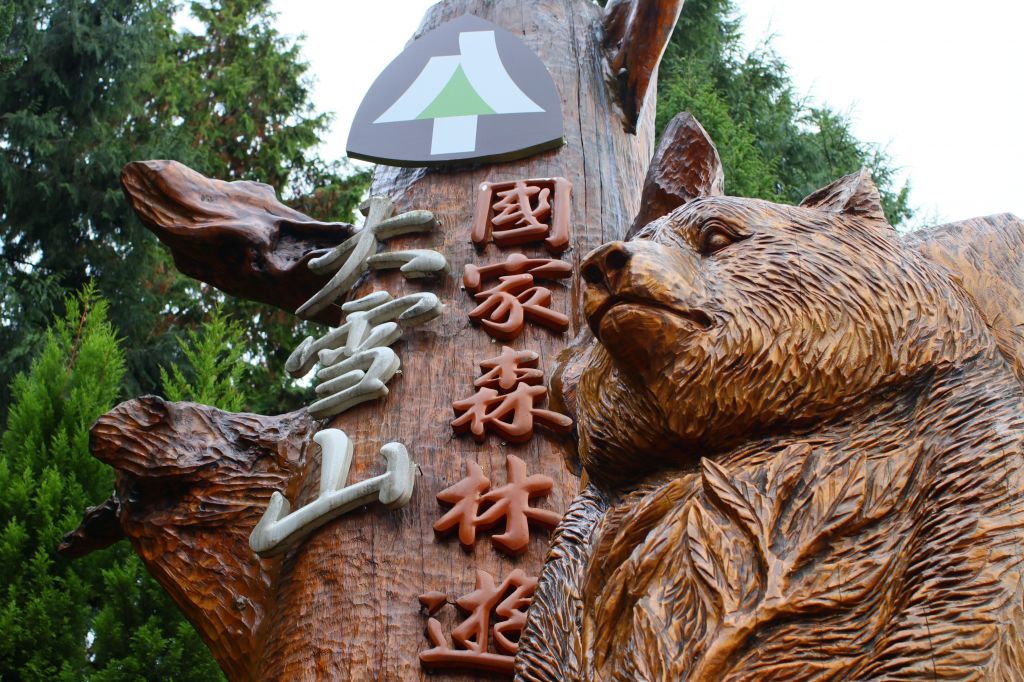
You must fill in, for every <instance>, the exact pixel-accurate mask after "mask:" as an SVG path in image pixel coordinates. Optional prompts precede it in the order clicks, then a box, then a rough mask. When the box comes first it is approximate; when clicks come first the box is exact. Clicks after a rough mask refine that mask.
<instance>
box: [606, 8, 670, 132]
mask: <svg viewBox="0 0 1024 682" xmlns="http://www.w3.org/2000/svg"><path fill="white" fill-rule="evenodd" d="M682 9H683V0H608V3H607V4H606V5H605V10H604V29H605V39H604V40H605V46H606V48H607V50H608V66H609V67H610V69H611V73H612V77H613V78H614V79H615V80H616V82H617V83H618V96H619V101H620V103H621V105H622V110H623V114H624V116H625V123H626V129H627V130H636V125H637V120H638V119H639V117H640V115H641V114H642V113H643V109H644V106H645V103H646V102H647V101H648V97H650V101H651V107H650V108H652V109H653V108H654V107H653V103H654V99H655V97H656V95H655V92H654V91H655V90H657V87H656V86H657V82H658V64H660V63H661V56H662V55H663V54H664V53H665V48H666V47H667V46H668V41H669V38H671V37H672V31H673V29H675V26H676V20H678V19H679V13H680V12H681V11H682Z"/></svg>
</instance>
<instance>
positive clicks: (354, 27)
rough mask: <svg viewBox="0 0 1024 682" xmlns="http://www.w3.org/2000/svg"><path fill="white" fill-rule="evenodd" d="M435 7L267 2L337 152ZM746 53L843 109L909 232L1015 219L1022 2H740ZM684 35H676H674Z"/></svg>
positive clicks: (1021, 135) (331, 0) (1021, 140)
mask: <svg viewBox="0 0 1024 682" xmlns="http://www.w3.org/2000/svg"><path fill="white" fill-rule="evenodd" d="M432 4H433V2H432V1H431V0H379V1H378V2H375V3H367V2H361V1H352V0H346V1H344V2H340V1H339V0H277V1H276V2H275V9H276V10H277V11H278V12H280V16H279V24H278V25H279V28H280V30H281V31H282V32H284V33H286V34H289V35H293V36H294V35H298V34H305V36H306V38H305V42H304V46H303V53H304V55H305V58H306V60H307V61H308V62H309V63H310V67H311V69H310V70H311V73H312V75H313V76H314V78H315V79H316V84H315V89H314V101H315V103H316V106H317V109H318V110H320V111H330V112H334V113H335V119H334V123H333V125H332V127H331V131H330V134H329V135H328V136H327V138H326V139H325V140H324V149H323V151H324V153H325V155H326V156H328V157H331V158H333V157H341V156H344V154H345V141H346V139H347V137H348V129H349V125H350V124H351V121H352V117H353V115H354V114H355V110H356V107H357V106H358V105H359V101H360V100H361V99H362V96H363V94H365V92H366V91H367V89H368V88H369V87H370V84H371V83H372V82H373V80H374V78H376V76H377V74H379V73H380V71H381V70H382V69H383V68H384V67H385V66H386V65H387V64H388V63H389V62H390V61H391V60H392V59H393V58H394V57H395V56H397V55H398V53H399V52H400V51H401V50H402V47H403V46H404V45H405V42H406V41H407V40H408V38H409V37H410V36H411V35H412V33H413V31H414V30H415V29H416V27H417V26H418V25H419V22H420V19H421V18H422V16H423V12H424V11H425V10H426V8H427V7H429V6H430V5H432ZM737 4H738V6H739V8H740V11H741V13H742V14H743V15H744V16H745V20H744V23H743V30H744V34H745V36H746V39H747V42H748V44H749V45H751V46H753V45H755V44H757V43H758V42H760V41H761V40H762V39H763V38H765V37H766V36H767V35H769V34H772V35H774V38H773V41H772V44H773V46H774V47H775V50H776V51H777V52H778V53H779V54H780V55H781V57H782V58H783V60H784V61H785V62H786V63H787V64H788V65H789V67H790V73H791V76H792V78H793V81H794V83H795V86H796V89H797V92H798V93H799V94H801V95H805V96H809V97H811V98H812V100H813V101H815V102H818V103H827V104H828V105H830V106H831V107H833V108H834V109H838V110H840V111H845V112H848V113H849V114H850V115H851V116H852V118H853V124H854V132H855V133H856V135H857V136H858V138H860V139H862V140H865V141H870V142H877V143H881V144H882V145H883V146H885V147H886V148H887V150H888V152H889V154H890V155H891V156H892V158H893V162H894V163H895V164H896V165H897V166H899V167H900V168H902V169H903V172H904V173H905V174H906V175H907V176H908V177H909V178H910V182H911V186H912V191H911V202H912V204H913V205H914V206H915V207H916V208H917V209H918V212H919V215H918V217H917V218H916V219H915V220H914V221H913V222H914V224H922V223H923V224H935V223H937V222H944V221H947V220H957V219H961V218H970V217H974V216H980V215H987V214H991V213H999V212H1003V211H1011V212H1013V213H1016V214H1017V215H1018V216H1021V217H1024V182H1022V179H1024V174H1022V173H1021V172H1020V171H1019V170H1018V168H1019V165H1020V164H1021V162H1022V159H1024V132H1022V130H1021V127H1022V124H1024V2H1021V1H1020V0H974V1H973V2H971V3H966V2H952V0H930V1H929V0H887V1H886V0H856V1H855V2H849V1H845V2H837V1H835V0H738V2H737ZM682 30H685V28H683V29H682Z"/></svg>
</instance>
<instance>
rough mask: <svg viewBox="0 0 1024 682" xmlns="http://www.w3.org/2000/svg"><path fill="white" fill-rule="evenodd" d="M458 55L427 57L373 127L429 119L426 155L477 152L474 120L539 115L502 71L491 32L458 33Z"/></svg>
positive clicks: (533, 104)
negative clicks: (489, 117) (430, 128)
mask: <svg viewBox="0 0 1024 682" xmlns="http://www.w3.org/2000/svg"><path fill="white" fill-rule="evenodd" d="M459 52H460V54H457V55H449V56H443V57H431V58H430V61H428V62H427V64H426V66H424V67H423V71H421V72H420V75H419V76H417V77H416V80H414V81H413V82H412V85H410V86H409V87H408V88H407V89H406V91H405V92H404V93H402V95H401V97H399V98H398V100H397V101H396V102H395V103H394V104H392V105H391V106H390V107H389V108H388V110H387V111H385V112H384V113H383V114H381V115H380V117H378V118H377V120H376V121H374V123H395V122H399V121H417V120H424V119H432V120H433V121H434V129H433V134H432V136H431V141H430V153H431V155H438V154H457V153H462V152H472V151H474V150H475V149H476V120H477V117H478V116H488V115H492V114H523V113H537V112H543V111H544V110H543V109H542V108H540V107H539V106H538V105H537V103H536V102H534V101H533V100H532V99H530V98H529V97H527V95H526V93H524V92H523V91H522V90H520V89H519V86H518V85H516V83H515V81H513V80H512V77H511V76H510V75H509V74H508V71H506V70H505V66H504V64H502V63H501V57H499V56H498V47H497V45H496V44H495V42H494V31H467V32H464V33H460V34H459Z"/></svg>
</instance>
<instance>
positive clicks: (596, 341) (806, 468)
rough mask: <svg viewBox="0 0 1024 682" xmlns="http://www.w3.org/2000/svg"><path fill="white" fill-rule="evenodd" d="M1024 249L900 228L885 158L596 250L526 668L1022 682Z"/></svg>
mask: <svg viewBox="0 0 1024 682" xmlns="http://www.w3.org/2000/svg"><path fill="white" fill-rule="evenodd" d="M1022 240H1024V223H1022V222H1021V221H1020V220H1017V219H1015V218H1013V217H1011V216H996V217H992V218H987V219H977V220H972V221H965V222H963V223H958V224H953V225H948V226H942V227H939V228H934V229H932V230H928V231H923V232H921V233H916V234H911V235H909V236H902V235H899V234H898V233H896V231H894V230H893V229H892V228H891V227H890V226H888V225H887V224H886V223H885V222H884V219H882V210H881V203H880V200H879V196H878V193H877V190H876V189H875V187H874V185H873V183H872V182H871V179H870V177H869V176H868V175H867V174H866V173H865V172H861V173H855V174H853V175H851V176H848V177H846V178H843V179H841V180H839V181H837V182H836V183H833V184H832V185H830V186H829V187H826V188H823V189H822V190H820V191H818V192H815V193H814V194H812V195H811V196H810V197H808V198H807V199H806V200H805V201H804V203H803V204H802V205H801V206H800V207H788V206H778V205H774V204H771V203H767V202H763V201H755V200H748V199H737V198H732V197H722V196H714V193H713V192H709V195H708V196H705V197H699V198H696V199H694V200H692V201H689V202H687V203H685V204H684V205H683V206H681V207H680V208H678V209H676V210H674V211H673V212H672V213H670V214H669V215H668V217H667V218H665V219H660V220H656V221H655V222H653V223H652V224H650V225H648V226H647V227H645V228H643V229H641V230H640V231H639V233H638V234H637V236H636V238H635V239H633V240H632V241H628V242H611V243H609V244H606V245H604V246H602V247H600V248H599V249H596V250H595V251H593V252H591V254H589V255H588V256H587V258H586V259H585V260H584V262H583V264H582V268H583V276H584V277H585V279H586V282H587V284H586V290H585V298H584V310H585V313H586V315H587V318H588V321H589V323H590V327H591V329H592V332H593V337H592V338H581V339H580V340H579V342H578V343H577V345H576V346H575V348H573V349H571V350H570V351H569V352H567V353H566V354H565V356H564V357H563V360H562V364H561V368H560V370H559V372H560V379H559V380H558V381H556V382H555V387H556V388H557V389H558V390H559V392H560V394H561V398H560V400H558V401H556V402H557V403H559V404H561V405H563V406H564V407H565V409H567V410H568V411H569V412H570V413H571V414H573V415H574V416H575V417H576V419H577V428H578V436H579V442H578V458H579V461H580V463H581V464H582V466H583V468H584V470H585V477H586V480H587V481H588V486H587V488H586V490H585V491H584V492H583V493H582V494H581V495H580V496H579V497H577V499H576V500H575V501H574V502H573V504H572V506H571V507H570V510H569V512H568V514H567V515H566V518H565V520H564V521H563V523H562V524H561V526H560V527H559V529H558V530H557V532H556V536H555V540H554V545H553V549H552V551H551V553H550V554H549V556H548V560H547V562H546V566H545V569H544V571H543V572H542V574H541V580H540V584H539V586H538V588H537V593H536V595H535V597H534V601H533V605H532V607H531V610H530V612H529V621H528V626H527V629H526V631H525V633H524V635H523V638H522V641H521V644H520V650H519V654H518V657H517V673H518V678H519V679H523V680H577V679H582V680H613V679H614V680H626V679H629V680H634V679H651V680H669V679H671V680H677V679H688V680H775V679H785V680H812V679H844V680H867V679H949V680H953V679H957V680H959V679H990V680H1008V679H1019V678H1020V675H1021V671H1022V670H1024V638H1022V635H1024V631H1022V628H1024V612H1022V609H1021V605H1020V595H1021V590H1022V585H1024V461H1022V458H1021V454H1022V446H1024V412H1022V408H1024V387H1022V382H1021V372H1020V366H1021V360H1022V357H1024V354H1022V352H1021V351H1022V349H1021V346H1020V339H1021V336H1020V332H1019V322H1018V321H1019V320H1020V318H1021V315H1022V314H1024V307H1022V305H1021V300H1022V299H1021V293H1022V287H1021V284H1022V282H1021V281H1020V278H1021V272H1022V270H1021V268H1020V253H1021V248H1020V245H1021V244H1022ZM639 338H642V339H643V342H639V343H638V342H637V339H639Z"/></svg>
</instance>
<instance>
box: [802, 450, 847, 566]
mask: <svg viewBox="0 0 1024 682" xmlns="http://www.w3.org/2000/svg"><path fill="white" fill-rule="evenodd" d="M866 475H867V462H866V458H865V457H864V455H863V454H861V455H857V456H856V457H854V458H853V459H852V460H851V461H849V462H848V463H847V464H845V465H843V466H840V467H838V468H836V469H835V470H834V473H832V474H831V475H829V476H827V478H825V480H823V481H815V480H814V479H812V480H811V481H809V482H808V488H809V489H810V490H811V491H813V492H812V494H811V496H810V498H807V499H806V500H805V501H804V502H803V504H800V505H797V506H796V510H795V513H794V516H793V520H792V522H791V524H790V526H789V528H788V529H787V532H786V535H785V536H786V537H787V538H789V547H790V551H789V552H787V554H788V555H789V557H792V558H791V559H790V560H789V561H787V563H788V564H789V565H790V567H791V570H794V569H796V568H798V567H799V565H800V564H801V563H802V562H803V561H805V560H807V559H809V558H810V557H811V555H813V554H814V553H815V552H817V551H818V550H819V549H820V548H821V547H822V545H824V544H825V543H826V542H828V541H829V540H830V539H831V538H832V536H834V535H835V534H836V533H838V532H839V531H840V530H842V528H843V526H845V525H847V524H848V523H850V522H851V521H854V520H855V519H856V518H857V516H858V514H859V512H860V510H861V508H862V507H863V505H864V500H865V490H866Z"/></svg>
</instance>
